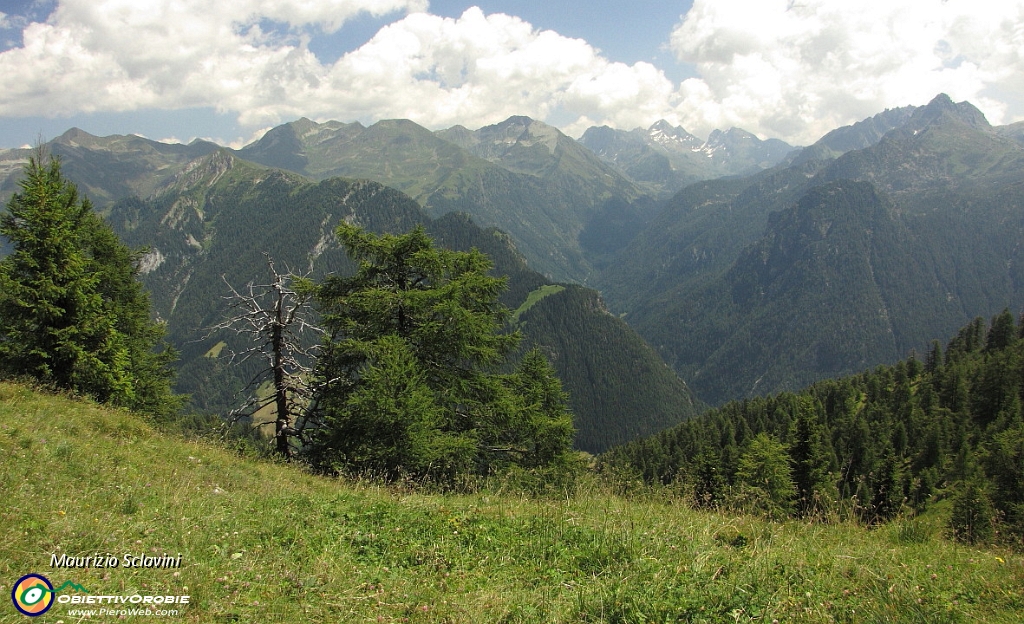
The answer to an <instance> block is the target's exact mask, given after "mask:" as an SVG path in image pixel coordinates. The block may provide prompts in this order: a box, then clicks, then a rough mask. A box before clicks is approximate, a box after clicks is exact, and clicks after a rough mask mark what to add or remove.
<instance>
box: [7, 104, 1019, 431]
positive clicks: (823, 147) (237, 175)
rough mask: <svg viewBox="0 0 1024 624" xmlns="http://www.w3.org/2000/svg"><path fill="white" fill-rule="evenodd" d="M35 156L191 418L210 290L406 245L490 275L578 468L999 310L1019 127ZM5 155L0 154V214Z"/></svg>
mask: <svg viewBox="0 0 1024 624" xmlns="http://www.w3.org/2000/svg"><path fill="white" fill-rule="evenodd" d="M45 147H46V149H47V150H49V151H50V152H51V153H53V154H56V155H59V156H60V157H61V158H62V161H63V163H64V168H65V171H66V173H67V174H68V176H69V177H70V178H71V179H72V180H74V181H75V182H76V183H77V184H79V186H80V187H81V188H82V189H83V191H85V192H86V193H87V194H88V195H89V196H90V197H91V198H92V199H93V201H94V202H95V204H96V206H97V209H98V210H100V211H101V212H102V213H103V214H105V215H106V216H107V217H108V218H109V219H110V220H111V222H112V223H113V224H114V225H115V227H116V228H117V229H118V231H119V232H121V233H122V235H123V236H125V237H126V238H127V239H128V240H129V241H130V242H132V243H133V244H144V245H148V246H150V247H151V252H150V254H149V255H148V256H147V257H146V258H145V264H144V268H145V270H146V271H147V272H146V275H145V280H146V281H147V283H148V284H149V285H150V286H151V288H153V290H154V303H155V307H156V309H157V311H158V312H159V313H160V314H161V316H162V317H163V318H165V319H167V320H168V321H169V323H170V325H171V331H172V337H173V338H174V340H175V342H176V343H177V344H179V345H181V349H182V354H183V366H182V380H183V384H184V385H186V386H188V387H189V388H190V389H192V391H193V392H194V393H195V395H196V397H198V399H200V400H201V401H207V403H206V404H205V406H206V407H207V408H209V409H221V408H222V407H223V403H224V402H225V401H227V399H226V398H225V397H224V396H223V393H219V392H218V391H217V388H218V387H220V386H224V385H225V383H226V382H225V383H221V382H218V381H217V380H218V379H221V377H218V375H225V374H227V373H225V371H224V370H222V368H224V367H220V368H218V364H217V358H215V357H204V356H206V355H207V354H208V352H209V350H210V348H211V345H207V344H205V343H203V344H200V343H193V342H191V341H193V340H195V338H196V336H195V332H196V331H197V330H198V328H201V327H203V326H205V325H206V324H209V323H210V322H211V320H212V319H213V318H214V317H215V312H216V310H217V305H218V302H219V300H218V297H219V295H220V294H222V290H218V289H220V288H221V287H222V286H223V282H222V281H221V280H220V274H221V273H224V274H225V275H226V276H228V278H229V279H230V280H232V281H233V283H234V282H237V283H242V284H244V283H245V282H247V281H248V280H250V279H256V278H257V277H258V275H257V274H256V272H257V271H258V268H259V267H260V266H262V262H263V259H262V255H261V252H262V251H268V252H270V253H272V254H273V255H274V256H275V257H279V258H281V260H282V261H287V262H288V263H289V265H290V266H292V267H295V268H301V269H305V270H313V271H314V273H317V274H323V273H325V272H328V271H344V270H348V269H349V268H350V265H348V264H347V262H348V261H347V259H345V258H344V255H343V254H342V253H341V251H340V250H339V249H338V248H337V247H336V244H335V243H334V242H333V240H332V237H331V229H332V223H337V220H338V219H340V218H350V219H357V220H360V222H361V223H364V224H365V225H366V226H367V227H369V228H370V229H374V230H375V231H401V230H402V229H403V228H408V227H411V226H412V225H413V224H416V223H422V224H426V226H427V227H428V229H429V230H430V232H431V233H432V235H434V236H435V237H437V238H438V239H439V240H444V241H446V242H445V244H450V245H453V246H456V247H458V246H460V245H461V247H460V248H467V247H468V246H477V247H478V248H481V249H483V250H485V251H486V252H487V253H489V254H491V255H492V256H493V257H495V263H496V271H497V272H500V273H501V274H504V275H509V277H510V280H509V284H510V290H509V293H508V294H507V296H506V300H505V301H506V305H508V306H509V307H510V309H512V310H513V311H514V313H515V314H514V317H515V319H516V322H517V323H519V324H520V327H521V328H522V329H523V331H524V334H525V335H526V337H527V341H532V342H534V343H537V344H541V345H543V346H544V348H545V349H546V350H547V352H548V354H549V357H550V358H551V359H552V360H553V361H554V362H555V364H556V368H557V369H558V371H559V374H560V375H561V376H562V378H563V381H564V382H565V383H566V386H567V388H569V389H570V392H571V393H572V394H573V396H574V397H575V398H574V401H575V403H574V408H575V409H577V412H578V413H579V414H580V418H581V419H582V420H581V422H582V423H584V424H583V425H581V428H580V438H579V439H580V440H582V441H583V442H581V447H582V448H587V449H589V450H601V449H602V448H605V447H606V446H607V445H608V444H611V443H616V442H617V441H622V440H625V439H628V438H630V437H634V436H636V435H643V434H644V433H645V432H650V431H653V430H656V429H658V428H659V427H663V426H667V424H670V423H671V422H677V421H678V420H680V419H683V418H685V417H687V416H688V415H690V414H692V413H694V411H696V410H698V409H699V407H700V405H701V402H702V401H703V402H707V403H710V404H717V403H721V402H724V401H726V400H729V399H732V398H741V397H748V396H756V395H761V394H766V393H771V392H776V391H780V390H790V389H797V388H800V387H803V386H804V385H806V384H808V383H810V382H813V381H815V380H818V379H822V378H825V377H834V376H840V375H845V374H848V373H852V372H857V371H860V370H864V369H865V368H869V367H873V366H875V365H878V364H882V363H892V362H895V361H897V360H899V359H900V358H902V357H904V356H906V355H907V353H909V352H911V351H913V350H917V351H918V352H922V351H924V350H926V349H927V348H928V345H929V343H930V341H932V340H934V339H939V340H946V339H947V338H948V336H949V335H950V334H951V333H952V332H955V331H956V329H957V328H958V327H961V326H962V325H964V323H966V322H967V321H969V320H970V319H971V318H973V317H975V316H985V317H990V316H991V315H993V314H995V313H997V312H999V311H1000V310H1002V309H1003V308H1009V309H1011V310H1013V311H1014V312H1015V313H1016V312H1019V311H1020V309H1021V306H1022V305H1024V292H1022V284H1024V273H1022V271H1024V269H1022V268H1021V263H1020V258H1019V254H1020V250H1019V241H1020V240H1022V238H1024V237H1022V235H1024V173H1022V172H1024V123H1018V124H1013V125H1009V126H1002V127H992V126H991V125H989V123H988V122H987V120H986V119H985V117H984V115H982V114H981V113H980V112H979V111H978V110H977V109H976V108H975V107H973V106H972V105H971V104H969V103H966V102H961V103H954V102H953V101H952V100H951V99H950V98H948V97H947V96H945V95H940V96H937V97H936V98H935V99H934V100H933V101H931V102H930V103H929V104H927V105H925V106H917V107H912V106H909V107H902V108H895V109H890V110H886V111H883V112H881V113H879V114H877V115H875V116H873V117H871V118H868V119H865V120H863V121H860V122H858V123H855V124H852V125H850V126H846V127H843V128H837V129H836V130H834V131H832V132H830V133H828V134H826V135H825V136H823V137H822V138H821V139H820V140H819V141H817V142H816V143H814V144H813V145H810V146H807V147H804V148H793V147H791V146H789V145H786V144H785V143H782V142H781V141H774V140H770V139H769V140H761V139H759V138H757V137H754V136H753V135H751V134H749V133H746V132H744V131H742V130H739V129H731V130H727V131H715V132H713V133H712V134H711V135H710V136H709V137H708V139H707V140H701V139H698V138H696V137H694V136H693V135H691V134H690V133H688V132H686V131H685V130H684V129H683V128H679V127H675V126H672V125H671V124H669V123H667V122H664V121H660V122H657V123H655V124H653V125H652V126H650V127H649V128H647V129H646V130H645V129H636V130H632V131H622V130H613V129H610V128H590V129H589V130H587V131H586V132H585V133H584V135H583V136H582V137H581V138H580V139H579V140H573V139H571V138H570V137H568V136H566V135H564V134H563V133H561V132H560V131H559V130H557V129H556V128H554V127H551V126H548V125H546V124H544V123H541V122H538V121H535V120H532V119H529V118H527V117H511V118H509V119H507V120H505V121H504V122H502V123H499V124H495V125H492V126H487V127H484V128H480V129H477V130H470V129H467V128H464V127H461V126H456V127H453V128H449V129H446V130H440V131H436V132H431V131H430V130H427V129H426V128H423V127H421V126H418V125H417V124H415V123H413V122H410V121H404V120H388V121H381V122H378V123H376V124H373V125H371V126H368V127H367V126H363V125H361V124H359V123H351V124H346V123H340V122H325V123H316V122H313V121H310V120H307V119H300V120H298V121H295V122H291V123H287V124H284V125H282V126H278V127H277V128H274V129H272V130H270V131H268V132H267V133H266V134H265V135H264V136H263V137H262V138H261V139H260V140H258V141H256V142H254V143H252V144H250V145H248V146H246V147H244V148H241V149H239V150H228V149H226V148H222V147H219V146H217V145H214V144H212V143H209V142H204V141H195V142H193V143H191V144H189V145H168V144H164V143H159V142H156V141H150V140H148V139H144V138H141V137H136V136H113V137H94V136H91V135H88V134H87V133H84V132H82V131H80V130H74V129H73V130H70V131H68V132H67V133H65V134H64V135H62V136H61V137H58V138H57V139H54V140H53V141H51V142H49V143H47V144H46V145H45ZM28 154H29V150H0V198H3V199H6V197H8V196H9V195H10V193H11V192H13V191H14V190H15V188H16V187H15V180H16V179H17V177H18V175H19V173H20V167H21V163H23V162H24V160H25V159H26V158H27V156H28ZM587 287H592V288H596V289H597V290H590V289H589V288H587ZM623 321H625V323H624V322H623ZM627 323H628V325H627ZM634 332H636V333H634ZM637 334H639V336H642V338H643V339H644V340H646V341H647V343H649V344H650V345H651V347H648V346H647V345H646V344H644V340H641V339H640V338H639V336H638V335H637ZM627 345H628V346H627ZM662 360H664V362H667V363H668V364H669V365H670V366H671V369H670V368H668V367H666V365H665V364H664V363H663V362H662ZM673 370H674V372H675V374H673V372H672V371H673ZM676 374H677V375H678V377H677V376H676ZM682 380H685V382H686V383H684V382H683V381H682ZM189 384H191V385H189ZM588 436H592V437H588Z"/></svg>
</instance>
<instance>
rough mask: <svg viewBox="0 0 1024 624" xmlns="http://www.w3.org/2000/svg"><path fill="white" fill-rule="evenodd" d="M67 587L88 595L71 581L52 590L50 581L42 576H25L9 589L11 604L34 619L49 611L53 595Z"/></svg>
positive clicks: (82, 588)
mask: <svg viewBox="0 0 1024 624" xmlns="http://www.w3.org/2000/svg"><path fill="white" fill-rule="evenodd" d="M67 587H71V588H72V589H77V590H78V591H83V592H86V593H88V592H87V591H86V589H85V588H84V587H82V586H81V585H78V584H77V583H72V582H71V581H66V582H65V583H64V584H63V585H61V586H60V587H59V588H57V589H54V588H53V583H51V582H50V579H48V578H46V577H45V576H43V575H42V574H26V575H25V576H23V577H21V578H20V579H18V582H17V583H15V584H14V587H12V588H11V602H13V603H14V608H15V609H17V610H18V611H21V612H22V613H23V614H24V615H27V616H29V617H35V616H37V615H42V614H44V613H46V612H47V611H49V610H50V607H52V606H53V600H54V598H53V596H54V594H56V593H57V592H59V591H61V590H63V589H65V588H67Z"/></svg>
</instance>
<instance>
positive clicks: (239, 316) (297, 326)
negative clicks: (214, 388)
mask: <svg viewBox="0 0 1024 624" xmlns="http://www.w3.org/2000/svg"><path fill="white" fill-rule="evenodd" d="M263 255H264V256H266V258H267V267H268V268H269V270H270V275H271V277H272V279H271V281H270V283H267V284H256V283H254V282H249V283H248V284H247V285H246V287H245V288H244V289H243V291H244V292H239V291H238V290H236V289H235V287H234V286H232V285H231V284H230V283H229V282H228V280H227V278H226V277H224V276H221V279H223V280H224V283H225V284H227V286H228V288H229V289H230V291H231V294H230V295H227V296H225V297H224V299H225V300H227V302H228V309H229V311H230V312H229V314H230V316H229V318H227V319H226V320H224V321H223V322H221V323H218V324H217V325H214V326H213V327H211V328H210V332H209V333H208V334H207V336H209V335H212V334H213V333H214V332H216V331H218V330H224V331H229V332H232V333H234V334H235V335H237V336H241V337H243V338H244V339H245V342H246V344H248V345H249V346H248V347H246V348H244V349H242V350H240V351H238V352H237V353H236V352H234V351H231V360H232V362H233V363H235V364H239V365H240V364H242V363H243V362H246V361H247V360H249V359H250V358H260V359H262V360H264V365H263V366H262V367H261V368H260V370H259V372H258V373H257V374H256V375H255V376H254V377H253V378H252V379H251V380H250V381H249V383H248V384H247V385H246V386H245V388H244V389H243V390H242V392H244V393H245V394H246V399H245V402H244V403H243V404H242V405H241V406H240V407H239V408H237V409H235V410H233V411H232V412H231V414H230V419H231V420H232V421H233V422H237V421H238V420H240V419H242V418H246V417H253V418H254V420H255V416H256V415H257V414H258V413H259V412H260V411H261V410H262V409H263V408H265V407H267V406H270V405H273V406H274V410H273V413H274V419H273V420H266V421H263V422H254V423H253V425H254V426H255V427H262V426H263V425H268V424H270V423H271V422H273V423H274V441H275V443H274V447H275V450H276V452H277V453H278V454H280V455H281V456H283V457H285V458H288V459H290V458H291V457H292V443H291V442H290V441H289V440H290V438H294V437H298V436H300V431H298V430H297V429H296V428H295V427H294V426H293V423H294V422H295V420H296V419H297V418H298V417H299V416H300V415H301V414H302V412H303V410H304V409H305V407H306V406H307V405H308V404H309V402H310V401H311V400H312V394H313V392H312V387H311V382H310V380H311V376H312V372H313V365H314V363H315V361H316V354H315V351H316V348H317V347H316V345H315V343H314V345H313V346H309V347H307V346H304V345H303V340H302V337H303V335H304V334H306V333H308V332H312V333H315V334H322V333H323V332H322V330H321V329H320V328H319V327H317V326H316V325H314V324H312V323H311V322H310V321H309V320H308V317H309V315H310V305H309V304H310V302H311V300H312V298H313V295H312V284H311V282H310V281H309V279H308V277H307V276H300V275H295V274H293V273H290V272H288V273H283V274H282V273H278V272H277V269H276V268H275V267H274V261H273V259H271V258H270V255H269V254H266V253H264V254H263ZM229 349H230V347H229ZM268 379H271V380H272V382H273V389H274V391H273V393H272V394H271V395H269V396H263V397H261V396H260V392H259V388H260V386H261V385H262V384H263V382H264V381H266V380H268Z"/></svg>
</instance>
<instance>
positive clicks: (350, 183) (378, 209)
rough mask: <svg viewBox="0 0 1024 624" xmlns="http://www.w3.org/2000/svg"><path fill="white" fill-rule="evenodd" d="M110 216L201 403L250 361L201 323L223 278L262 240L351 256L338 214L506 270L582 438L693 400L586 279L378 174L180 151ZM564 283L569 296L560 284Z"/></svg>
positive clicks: (527, 336) (628, 426) (221, 306)
mask: <svg viewBox="0 0 1024 624" xmlns="http://www.w3.org/2000/svg"><path fill="white" fill-rule="evenodd" d="M109 220H110V221H111V223H112V224H113V225H114V226H115V228H117V229H118V230H120V231H121V232H122V234H123V236H124V237H125V238H126V239H127V240H128V242H129V243H131V244H133V245H147V246H149V247H150V251H149V253H148V255H147V256H146V257H145V258H144V259H143V263H142V266H143V270H144V273H145V275H144V281H145V282H146V284H147V285H149V287H150V288H151V289H152V290H153V293H154V295H153V304H154V308H155V310H156V311H157V313H158V314H159V315H160V317H161V318H163V319H165V320H166V321H167V322H168V328H169V337H170V339H171V340H172V342H173V343H174V344H176V345H177V346H178V347H179V348H180V349H181V386H182V390H184V391H188V392H190V393H192V394H193V399H194V401H195V404H196V405H197V406H198V407H201V408H204V409H207V410H212V411H218V412H223V411H226V410H227V409H229V408H230V407H231V406H232V405H233V402H234V401H235V400H236V399H235V397H234V396H233V392H234V391H236V390H239V389H241V387H242V386H243V385H244V382H245V381H246V380H247V379H248V376H251V375H252V374H253V372H254V371H253V370H252V369H251V368H247V367H245V366H236V365H233V364H231V363H230V362H228V360H227V354H228V353H229V352H230V351H231V350H232V349H234V350H236V351H239V350H241V348H242V346H243V345H240V344H238V343H237V338H236V337H234V336H232V335H229V334H227V333H217V334H214V335H210V336H207V335H206V334H207V331H206V330H205V329H204V328H206V327H210V326H212V325H215V324H216V323H218V322H219V321H220V320H222V319H223V315H224V314H225V302H224V300H223V296H224V295H226V294H227V286H226V285H225V284H224V281H223V280H224V279H226V280H227V281H228V282H229V283H231V284H232V285H234V286H235V287H236V288H240V287H243V286H244V285H245V284H246V283H248V282H250V281H254V282H256V283H261V281H262V280H265V279H266V278H267V276H266V271H265V266H266V258H265V257H264V255H263V254H264V252H267V253H269V254H270V256H271V257H272V258H273V259H274V260H275V262H276V264H277V267H278V268H279V269H282V268H284V267H291V268H292V269H293V270H297V271H312V273H313V275H314V276H322V275H325V274H327V273H343V274H344V273H348V272H351V271H352V270H353V268H354V266H353V265H352V263H351V261H350V260H349V259H348V258H347V257H346V255H345V253H344V251H343V250H342V249H341V247H340V245H339V244H338V242H337V241H336V240H335V238H334V235H333V230H334V226H335V225H336V224H337V223H338V222H339V221H341V220H345V221H346V222H349V223H354V224H357V225H359V226H361V227H364V228H366V229H368V230H370V231H373V232H377V233H383V232H390V233H401V232H405V231H408V230H410V229H412V228H413V227H415V226H416V225H418V224H422V225H424V226H425V227H426V228H427V230H428V233H430V234H431V235H432V236H434V237H436V238H437V240H438V241H439V242H440V243H441V244H443V245H446V246H450V247H452V248H455V249H469V248H470V247H476V248H477V249H480V250H481V251H483V252H484V253H487V254H488V255H489V256H490V257H491V258H492V259H493V261H494V263H495V269H494V271H495V273H496V274H497V275H506V276H508V278H509V290H508V292H507V293H506V295H505V296H504V298H503V302H504V303H505V304H506V305H507V306H508V307H509V308H511V309H512V310H513V311H518V312H519V316H518V317H517V320H518V322H517V325H516V326H517V327H518V328H519V329H521V331H522V332H523V335H524V348H526V347H528V346H530V345H537V346H540V347H541V348H542V349H543V350H544V352H545V353H546V354H547V355H548V357H549V358H550V359H551V361H552V363H553V364H554V365H555V368H556V370H557V372H558V373H559V376H560V377H561V378H562V380H563V383H564V387H565V389H566V390H567V391H568V392H569V394H570V405H571V407H572V408H573V409H574V412H575V414H576V416H577V428H578V431H579V434H578V438H577V444H578V446H579V447H580V448H582V449H585V450H589V451H594V452H599V451H601V450H604V449H605V448H607V447H608V446H610V445H611V444H616V443H621V442H624V441H627V440H629V439H634V438H636V437H638V436H640V435H648V434H651V433H654V432H655V431H658V430H660V429H662V428H664V427H667V426H670V425H671V424H675V423H677V422H680V421H681V420H683V419H685V418H687V417H689V416H691V415H693V414H694V413H695V412H696V410H697V408H698V405H697V403H696V402H695V401H694V400H693V398H692V396H691V395H690V392H689V389H688V388H687V387H686V385H685V384H684V383H683V382H682V381H681V380H680V379H679V378H678V377H676V376H675V374H674V373H672V371H671V370H670V369H669V368H668V367H667V366H666V365H665V364H664V362H663V361H661V359H660V358H659V357H658V356H657V354H656V353H655V352H654V351H653V350H652V349H651V348H650V347H648V346H647V345H645V344H644V343H643V341H642V340H641V339H640V338H639V336H637V335H636V334H635V332H633V330H632V329H630V328H629V327H628V326H627V325H626V324H625V323H624V322H623V321H621V320H620V319H618V318H616V317H614V316H612V315H610V314H609V313H608V312H607V311H606V310H605V309H604V307H603V305H599V304H597V303H595V302H597V301H599V299H598V295H597V293H596V292H594V291H591V290H587V289H584V288H581V287H578V286H572V285H561V286H559V285H555V284H552V283H551V282H550V280H548V279H546V278H545V277H544V276H542V275H540V274H539V273H536V272H535V271H533V270H531V269H530V267H529V266H528V265H527V263H526V260H525V258H524V257H523V255H522V254H520V253H519V251H518V250H517V249H516V248H515V247H514V246H513V244H512V242H511V240H510V238H509V236H508V235H507V234H505V233H503V232H501V231H499V230H497V229H493V228H491V229H487V230H484V229H481V228H479V227H478V226H476V225H475V224H474V223H473V221H472V220H471V219H470V218H469V216H468V215H465V214H460V213H449V214H447V215H445V216H443V217H441V218H439V219H436V220H435V219H431V218H430V217H429V216H428V215H426V214H425V213H424V212H423V210H422V209H421V208H420V206H419V205H418V204H417V203H416V202H415V201H413V200H412V199H411V198H409V197H408V196H407V195H405V194H403V193H401V192H399V191H397V190H394V189H392V188H390V187H387V186H384V185H381V184H379V183H376V182H372V181H368V180H349V179H343V178H328V179H325V180H322V181H319V182H314V181H311V180H309V179H307V178H304V177H302V176H300V175H298V174H295V173H291V172H286V171H282V170H280V169H274V168H269V167H264V166H262V165H257V164H253V163H250V162H247V161H244V160H241V159H239V158H238V157H236V156H234V155H233V154H231V153H230V152H228V151H226V150H221V151H218V152H216V153H213V154H210V155H209V156H206V157H203V158H201V159H199V160H196V161H193V162H192V163H190V164H189V166H188V167H186V168H185V169H184V170H183V171H182V172H181V173H180V174H179V175H178V176H177V177H176V178H174V179H173V180H172V181H170V182H169V183H168V184H166V185H165V186H164V187H163V189H162V191H161V192H159V193H158V194H157V195H156V196H155V197H154V198H153V199H150V200H139V199H137V198H130V199H125V200H122V201H120V202H118V203H117V204H115V205H114V207H113V208H112V209H111V211H110V215H109ZM222 276H223V279H222ZM563 290H564V291H566V292H567V293H568V294H571V295H573V296H572V297H569V296H568V294H567V295H561V296H560V294H561V291H563ZM541 319H543V320H541ZM311 339H312V337H311ZM225 347H227V349H225ZM623 354H629V357H628V358H625V359H624V358H623V357H622V355H623Z"/></svg>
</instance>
